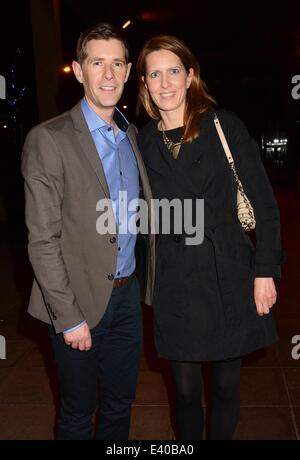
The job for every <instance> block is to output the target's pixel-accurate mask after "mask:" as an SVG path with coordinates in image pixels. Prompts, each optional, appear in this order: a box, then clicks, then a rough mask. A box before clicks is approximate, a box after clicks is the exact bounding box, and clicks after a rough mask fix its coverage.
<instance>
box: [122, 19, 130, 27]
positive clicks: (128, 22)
mask: <svg viewBox="0 0 300 460" xmlns="http://www.w3.org/2000/svg"><path fill="white" fill-rule="evenodd" d="M130 24H131V21H126V22H125V24H123V25H122V29H126V27H128V26H129V25H130Z"/></svg>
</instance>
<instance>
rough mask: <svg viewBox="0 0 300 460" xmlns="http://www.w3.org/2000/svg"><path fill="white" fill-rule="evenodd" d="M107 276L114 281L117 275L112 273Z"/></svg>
mask: <svg viewBox="0 0 300 460" xmlns="http://www.w3.org/2000/svg"><path fill="white" fill-rule="evenodd" d="M107 278H108V279H109V281H112V280H113V279H114V278H115V277H114V275H113V274H112V273H111V274H110V275H107Z"/></svg>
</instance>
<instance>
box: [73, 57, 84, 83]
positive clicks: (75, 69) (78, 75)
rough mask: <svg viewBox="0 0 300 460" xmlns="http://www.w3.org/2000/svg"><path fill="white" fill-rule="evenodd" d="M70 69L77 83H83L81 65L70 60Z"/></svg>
mask: <svg viewBox="0 0 300 460" xmlns="http://www.w3.org/2000/svg"><path fill="white" fill-rule="evenodd" d="M72 69H73V72H74V74H75V77H76V78H77V80H78V81H79V83H83V77H82V69H81V65H80V64H79V62H77V61H73V62H72Z"/></svg>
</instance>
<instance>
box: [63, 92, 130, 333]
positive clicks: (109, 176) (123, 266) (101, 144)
mask: <svg viewBox="0 0 300 460" xmlns="http://www.w3.org/2000/svg"><path fill="white" fill-rule="evenodd" d="M81 109H82V112H83V115H84V118H85V120H86V122H87V125H88V128H89V130H90V133H91V135H92V137H93V140H94V143H95V146H96V149H97V152H98V155H99V158H100V160H101V162H102V166H103V169H104V173H105V177H106V181H107V184H108V188H109V193H110V199H111V200H112V207H113V211H114V216H115V219H116V225H117V229H119V228H126V226H127V224H128V221H129V219H131V220H132V219H133V217H132V216H133V215H134V214H136V211H128V210H127V208H126V209H124V207H123V205H122V202H121V203H119V192H127V203H129V202H130V201H131V200H133V199H137V198H139V171H138V167H137V163H136V158H135V155H134V152H133V150H132V147H131V144H130V142H129V139H128V138H127V135H126V133H125V132H124V131H122V130H121V129H118V132H117V135H116V136H115V133H114V129H113V127H112V126H111V125H110V124H108V123H107V122H106V121H104V120H102V118H101V117H99V115H97V114H96V112H95V111H94V110H93V109H92V108H91V107H90V105H89V104H88V103H87V101H86V99H82V101H81ZM121 198H122V197H121ZM123 199H125V197H124V196H123ZM124 203H126V201H124ZM120 205H121V206H120ZM124 211H126V212H125V214H124ZM126 214H127V222H126ZM123 215H124V217H123ZM124 219H125V221H124ZM135 243H136V235H134V234H132V233H129V232H127V233H118V235H117V244H118V258H117V268H116V273H115V277H116V278H119V277H123V276H129V275H131V273H133V271H134V269H135V254H134V248H135ZM83 323H84V322H82V323H81V324H79V325H77V326H75V327H74V328H71V329H68V330H67V331H64V332H71V331H73V330H75V329H77V328H78V327H79V326H81V325H82V324H83Z"/></svg>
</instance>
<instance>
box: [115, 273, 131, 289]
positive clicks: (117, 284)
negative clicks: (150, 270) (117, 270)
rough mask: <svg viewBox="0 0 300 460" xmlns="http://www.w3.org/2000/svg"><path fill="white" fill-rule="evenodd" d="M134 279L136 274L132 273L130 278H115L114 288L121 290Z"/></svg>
mask: <svg viewBox="0 0 300 460" xmlns="http://www.w3.org/2000/svg"><path fill="white" fill-rule="evenodd" d="M133 277H134V273H132V274H131V275H129V276H123V277H121V278H115V279H114V282H113V287H114V288H119V287H121V286H124V285H125V284H127V283H129V281H130V280H131V279H132V278H133Z"/></svg>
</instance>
